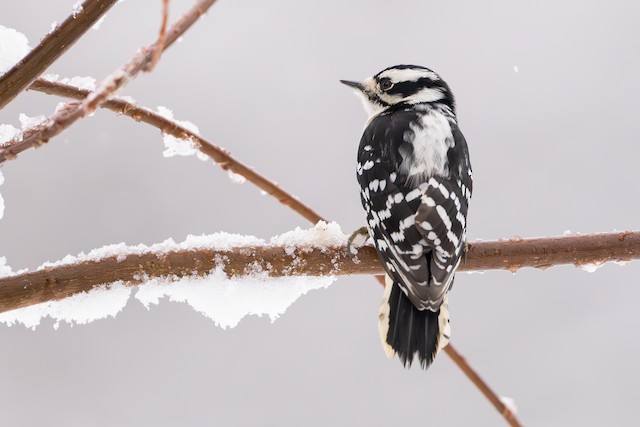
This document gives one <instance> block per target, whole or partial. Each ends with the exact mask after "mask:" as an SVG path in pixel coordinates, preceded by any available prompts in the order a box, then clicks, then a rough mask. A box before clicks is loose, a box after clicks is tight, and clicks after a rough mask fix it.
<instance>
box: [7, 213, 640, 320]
mask: <svg viewBox="0 0 640 427" xmlns="http://www.w3.org/2000/svg"><path fill="white" fill-rule="evenodd" d="M639 258H640V232H622V233H618V232H616V233H602V234H587V235H568V236H560V237H548V238H533V239H520V238H517V239H510V240H496V241H487V242H475V243H473V244H470V246H469V251H468V255H467V260H466V262H465V263H463V264H462V265H460V268H459V270H460V271H484V270H496V269H501V270H509V271H516V270H517V269H519V268H522V267H535V268H547V267H550V266H553V265H560V264H574V265H577V266H581V267H584V268H585V269H587V270H592V269H593V268H594V267H595V266H598V265H601V264H603V263H605V262H609V261H618V262H623V261H628V260H631V259H639ZM213 271H218V272H220V271H221V272H224V273H225V274H226V275H227V276H228V277H232V276H233V277H242V276H247V275H253V274H257V273H259V274H262V275H268V276H270V277H281V276H301V275H303V276H339V275H352V274H381V273H382V268H381V266H380V264H379V261H378V258H377V255H376V253H375V251H374V250H373V248H371V247H369V246H366V247H362V248H360V249H359V250H358V253H357V255H356V256H355V257H353V258H352V257H351V256H350V255H349V254H348V253H347V250H346V236H345V235H344V234H342V233H341V232H340V231H339V227H337V225H335V224H325V223H320V224H318V225H317V226H316V227H315V228H314V229H311V230H309V231H293V232H290V233H285V234H284V235H282V236H278V237H275V238H273V239H272V240H271V242H269V243H265V242H263V241H261V240H260V239H256V238H249V237H244V238H242V239H239V238H238V237H237V236H236V238H234V237H233V235H228V234H226V233H223V234H217V235H211V236H200V237H197V238H194V237H192V238H190V239H187V241H185V242H183V243H181V244H175V243H173V242H172V241H169V242H164V243H162V244H158V245H154V246H151V247H147V246H143V245H139V246H133V247H127V246H125V245H124V244H121V245H113V246H109V247H105V248H101V249H99V250H96V251H94V252H92V253H89V254H88V255H81V256H79V257H71V258H69V259H65V260H62V261H60V262H57V263H53V264H45V265H44V266H42V267H41V268H39V269H38V270H36V271H33V272H27V273H22V274H16V275H10V276H8V277H4V278H2V279H0V312H4V311H7V310H12V309H16V308H21V307H26V306H29V305H33V304H38V303H42V302H46V301H50V300H59V299H62V298H66V297H68V296H71V295H73V294H76V293H79V292H85V291H89V290H91V289H93V288H94V287H96V286H99V285H102V284H108V283H114V282H123V283H125V284H128V285H139V284H142V283H144V282H146V281H148V280H149V279H153V278H169V279H171V278H181V277H185V276H197V277H203V276H206V275H208V274H211V272H213Z"/></svg>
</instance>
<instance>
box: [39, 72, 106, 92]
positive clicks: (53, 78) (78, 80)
mask: <svg viewBox="0 0 640 427" xmlns="http://www.w3.org/2000/svg"><path fill="white" fill-rule="evenodd" d="M42 78H43V79H44V80H47V81H50V82H54V83H56V82H58V83H62V84H65V85H70V86H75V87H77V88H79V89H84V90H92V91H93V90H96V79H95V78H93V77H91V76H74V77H63V78H60V76H59V75H57V74H45V75H43V76H42Z"/></svg>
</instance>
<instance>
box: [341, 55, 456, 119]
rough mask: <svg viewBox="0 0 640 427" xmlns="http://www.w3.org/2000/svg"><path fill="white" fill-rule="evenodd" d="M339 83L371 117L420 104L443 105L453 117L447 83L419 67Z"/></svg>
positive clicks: (401, 67)
mask: <svg viewBox="0 0 640 427" xmlns="http://www.w3.org/2000/svg"><path fill="white" fill-rule="evenodd" d="M340 82H341V83H343V84H345V85H347V86H350V87H352V88H354V89H355V90H356V93H357V94H358V95H360V97H361V98H362V101H363V104H364V108H365V109H366V110H367V112H368V113H369V115H370V116H374V115H376V114H378V113H380V112H382V111H383V110H385V109H387V108H389V107H392V106H405V105H406V106H408V105H412V104H420V103H441V104H445V105H447V106H449V107H450V108H451V111H452V112H453V113H455V105H454V99H453V94H452V93H451V90H450V89H449V86H448V85H447V83H445V81H444V80H442V79H441V78H440V76H439V75H438V74H436V73H435V72H434V71H432V70H430V69H428V68H425V67H421V66H419V65H395V66H393V67H389V68H386V69H384V70H382V71H380V72H379V73H378V74H376V75H375V76H373V77H369V78H367V79H365V80H364V81H362V82H352V81H348V80H340Z"/></svg>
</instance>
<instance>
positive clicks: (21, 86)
mask: <svg viewBox="0 0 640 427" xmlns="http://www.w3.org/2000/svg"><path fill="white" fill-rule="evenodd" d="M117 1H118V0H85V2H84V3H82V12H80V13H77V14H76V13H74V14H72V15H69V16H68V17H67V19H65V20H64V22H63V23H62V24H60V25H58V26H57V27H56V28H55V29H54V30H53V31H51V32H50V33H49V34H47V35H46V36H45V37H44V38H43V39H42V41H41V42H40V43H39V44H38V46H36V47H35V48H33V49H32V50H31V52H29V53H28V54H27V56H25V57H24V58H22V60H20V62H18V63H17V64H16V65H14V66H13V68H11V69H10V70H9V71H7V72H6V73H5V74H3V75H2V76H0V109H2V108H4V106H5V105H7V104H8V103H9V102H11V101H12V100H13V99H14V98H15V97H16V96H18V94H20V92H22V91H23V90H25V89H26V88H27V86H29V85H30V84H31V83H32V82H33V81H34V80H35V79H36V78H37V77H38V76H39V75H41V74H42V73H44V71H45V70H46V69H47V68H49V66H50V65H51V64H53V63H54V62H55V61H56V60H57V59H58V58H59V57H60V56H61V55H62V54H63V53H65V52H66V51H67V49H69V48H70V47H71V46H72V45H73V44H74V43H75V42H76V41H78V39H79V38H80V37H82V35H83V34H84V33H86V32H87V30H88V29H89V28H91V27H92V26H93V25H94V24H95V23H96V22H97V21H98V20H99V19H100V18H101V17H102V16H103V15H104V14H105V13H107V11H108V10H109V9H111V6H113V5H114V4H115V3H116V2H117Z"/></svg>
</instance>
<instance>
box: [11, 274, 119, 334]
mask: <svg viewBox="0 0 640 427" xmlns="http://www.w3.org/2000/svg"><path fill="white" fill-rule="evenodd" d="M130 295H131V288H129V287H127V286H125V285H124V284H122V283H120V282H116V283H113V284H111V285H102V286H99V287H96V288H94V289H92V290H90V291H89V292H81V293H79V294H75V295H73V296H71V297H69V298H65V299H63V300H60V301H49V302H45V303H42V304H36V305H32V306H29V307H25V308H22V309H18V310H11V311H6V312H4V313H0V323H4V324H6V325H7V326H13V325H15V324H19V323H21V324H23V325H24V326H26V327H27V328H30V329H33V330H35V328H36V326H38V325H40V322H41V320H42V319H43V318H45V317H50V318H52V319H53V320H55V323H54V325H53V327H54V328H55V329H58V327H59V326H60V322H66V323H68V324H70V325H73V324H78V325H84V324H87V323H91V322H93V321H94V320H98V319H104V318H106V317H109V316H111V317H116V315H117V314H118V313H119V312H120V311H122V309H123V308H124V307H125V306H126V305H127V301H128V300H129V296H130Z"/></svg>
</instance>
